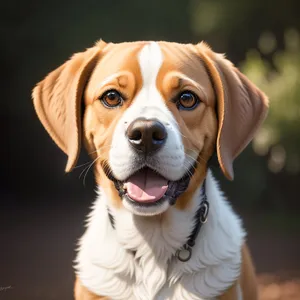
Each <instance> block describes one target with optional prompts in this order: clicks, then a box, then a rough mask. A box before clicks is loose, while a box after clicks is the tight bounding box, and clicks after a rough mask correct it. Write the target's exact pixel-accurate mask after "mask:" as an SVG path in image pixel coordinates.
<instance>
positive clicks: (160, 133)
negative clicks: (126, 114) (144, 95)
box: [126, 118, 167, 154]
mask: <svg viewBox="0 0 300 300" xmlns="http://www.w3.org/2000/svg"><path fill="white" fill-rule="evenodd" d="M126 135H127V138H128V140H129V142H130V144H131V145H132V146H133V148H134V149H135V150H138V151H141V152H144V154H150V153H153V152H155V151H157V150H159V149H160V148H161V147H162V146H163V145H164V143H165V142H166V139H167V131H166V128H165V126H164V125H163V124H162V123H161V122H159V121H158V120H156V119H146V118H138V119H136V120H135V121H133V122H132V123H131V124H130V125H129V126H128V128H127V131H126Z"/></svg>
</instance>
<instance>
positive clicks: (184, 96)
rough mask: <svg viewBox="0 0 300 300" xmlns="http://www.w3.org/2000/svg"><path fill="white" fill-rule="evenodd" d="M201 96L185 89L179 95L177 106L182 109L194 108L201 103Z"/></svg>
mask: <svg viewBox="0 0 300 300" xmlns="http://www.w3.org/2000/svg"><path fill="white" fill-rule="evenodd" d="M199 102H200V101H199V98H198V97H197V96H196V95H195V94H193V93H192V92H189V91H185V92H183V93H181V94H180V95H179V98H178V101H177V107H178V109H181V110H193V109H195V108H196V107H197V106H198V104H199Z"/></svg>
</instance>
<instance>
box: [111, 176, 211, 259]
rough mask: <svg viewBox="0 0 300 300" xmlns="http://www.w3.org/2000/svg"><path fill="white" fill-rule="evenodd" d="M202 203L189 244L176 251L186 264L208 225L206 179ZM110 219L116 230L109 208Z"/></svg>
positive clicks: (202, 188)
mask: <svg viewBox="0 0 300 300" xmlns="http://www.w3.org/2000/svg"><path fill="white" fill-rule="evenodd" d="M201 199H202V200H201V203H200V206H199V208H198V210H197V211H196V213H195V216H194V220H195V227H194V229H193V231H192V233H191V234H190V236H189V237H188V240H187V242H186V243H185V244H184V245H183V246H182V247H181V248H180V249H178V250H177V251H176V254H175V256H176V258H177V259H178V260H180V261H182V262H186V261H188V260H190V258H191V257H192V248H193V247H194V246H195V243H196V239H197V236H198V234H199V231H200V229H201V227H202V224H204V223H206V221H207V216H208V211H209V203H208V202H207V196H206V180H205V179H204V181H203V184H202V187H201ZM107 213H108V218H109V221H110V224H111V226H112V228H113V229H115V219H114V217H113V215H112V214H111V212H110V210H109V208H107Z"/></svg>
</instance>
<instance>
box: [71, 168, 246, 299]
mask: <svg viewBox="0 0 300 300" xmlns="http://www.w3.org/2000/svg"><path fill="white" fill-rule="evenodd" d="M206 182H207V190H206V193H207V197H208V202H209V203H210V212H209V217H208V220H207V223H206V224H204V225H203V227H202V228H201V230H200V233H199V235H198V237H197V240H196V244H195V246H194V248H193V254H192V257H191V259H190V260H189V261H187V262H180V261H179V260H178V259H177V258H176V256H175V253H176V251H177V250H178V249H180V248H181V247H182V245H183V244H185V243H186V241H187V239H188V237H189V235H190V234H191V232H192V230H193V228H194V225H195V219H194V216H195V213H196V211H197V209H198V207H199V203H200V202H201V201H202V199H201V189H200V188H199V190H198V191H197V192H196V193H195V195H194V197H193V199H191V200H192V201H191V202H190V205H189V207H187V208H186V209H185V210H178V209H176V207H171V208H170V209H169V210H168V211H167V212H166V213H165V214H164V215H161V216H154V217H142V216H137V215H133V214H132V213H131V212H129V211H128V210H126V209H125V208H114V206H113V205H111V204H110V201H109V199H107V197H106V195H105V194H104V193H103V192H102V191H100V195H99V197H98V199H97V201H96V204H95V207H94V210H93V212H92V214H91V217H90V221H89V226H88V230H87V232H86V234H85V235H84V236H83V238H82V239H83V242H82V243H81V247H80V252H79V254H78V257H77V261H78V266H77V270H78V276H79V278H81V280H82V281H83V284H84V285H85V286H86V287H88V288H89V289H90V290H91V291H93V292H95V293H99V294H101V292H102V293H105V294H107V295H110V296H111V297H112V298H113V299H154V295H158V294H159V295H167V294H168V289H170V288H171V286H173V288H175V286H176V283H177V282H178V280H179V279H180V278H181V280H180V282H182V280H183V278H186V279H187V278H188V277H189V276H190V275H188V274H190V273H191V272H192V273H193V274H194V275H195V276H193V278H196V277H197V276H198V275H199V276H200V277H199V276H198V277H199V278H198V277H197V279H195V280H197V283H196V282H194V279H192V278H191V279H189V280H187V281H186V283H185V285H187V286H189V287H188V289H189V290H190V291H193V293H194V294H196V295H201V296H203V297H206V298H211V297H213V296H214V295H216V294H217V293H218V291H220V290H224V289H226V288H227V287H228V286H229V285H230V283H231V282H233V281H234V280H235V279H236V278H237V277H238V275H239V264H240V249H241V246H242V243H243V240H244V231H243V230H242V228H241V224H240V221H239V219H238V218H237V216H236V215H235V214H234V213H233V211H232V210H231V208H230V206H229V205H228V203H227V202H226V201H225V200H224V199H223V197H222V195H221V194H220V191H219V190H218V187H217V184H216V182H215V180H214V179H213V177H212V175H211V174H210V172H208V174H207V180H206ZM107 207H109V209H110V212H111V214H112V215H113V217H114V220H115V229H114V228H113V227H112V225H111V222H110V220H109V216H108V213H107ZM218 268H220V270H217V269H218ZM205 270H207V271H205ZM212 270H214V271H213V272H215V271H216V272H217V273H218V272H221V276H220V277H218V278H214V277H213V276H212V275H210V277H209V276H208V274H207V276H208V277H207V276H206V275H205V272H212ZM154 273H155V274H154ZM217 273H216V274H217ZM225 273H226V274H225ZM113 274H114V275H113ZM219 274H220V273H219ZM222 274H223V275H224V278H223V277H222V276H223V275H222ZM218 276H219V275H218ZM112 278H114V280H115V281H116V285H118V288H117V286H113V285H109V286H108V285H107V282H108V281H109V280H112ZM225 279H226V280H225ZM169 286H170V287H169ZM132 293H133V294H134V295H135V298H131V297H132ZM121 295H125V296H124V297H123V296H121ZM126 295H127V296H128V297H127V298H126ZM137 295H139V296H138V297H137ZM122 297H123V298H122ZM179 298H180V297H179ZM179 298H176V299H179ZM199 299H201V298H199Z"/></svg>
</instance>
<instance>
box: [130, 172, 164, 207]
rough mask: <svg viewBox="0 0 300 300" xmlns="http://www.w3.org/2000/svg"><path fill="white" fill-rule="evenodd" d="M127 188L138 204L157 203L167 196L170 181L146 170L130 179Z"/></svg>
mask: <svg viewBox="0 0 300 300" xmlns="http://www.w3.org/2000/svg"><path fill="white" fill-rule="evenodd" d="M125 186H126V189H127V193H128V195H129V196H130V198H131V199H133V200H135V201H138V202H155V201H157V200H159V199H160V198H161V197H162V196H163V195H164V194H165V192H166V190H167V188H168V181H167V180H166V179H165V178H163V177H162V176H160V175H158V174H157V173H155V172H153V171H152V170H151V169H148V168H146V169H142V170H141V171H138V172H137V173H135V174H134V175H132V176H131V177H129V178H128V181H127V182H126V183H125Z"/></svg>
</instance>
